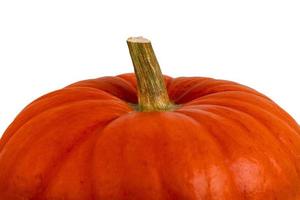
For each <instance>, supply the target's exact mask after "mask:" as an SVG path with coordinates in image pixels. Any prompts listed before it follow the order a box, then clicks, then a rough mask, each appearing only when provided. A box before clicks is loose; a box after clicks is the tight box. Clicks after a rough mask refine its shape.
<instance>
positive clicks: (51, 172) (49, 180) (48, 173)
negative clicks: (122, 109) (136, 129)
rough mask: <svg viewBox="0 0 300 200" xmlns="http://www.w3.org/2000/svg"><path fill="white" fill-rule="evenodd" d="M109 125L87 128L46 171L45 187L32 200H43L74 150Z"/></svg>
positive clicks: (39, 189)
mask: <svg viewBox="0 0 300 200" xmlns="http://www.w3.org/2000/svg"><path fill="white" fill-rule="evenodd" d="M116 118H118V117H116ZM116 118H114V119H111V121H114V120H115V119H116ZM111 121H109V122H107V124H109V123H110V122H111ZM107 124H103V122H98V123H97V124H95V125H92V126H90V127H87V128H86V131H84V132H85V133H84V132H83V133H82V136H81V137H79V138H78V139H77V140H76V141H74V143H73V144H72V145H71V147H69V148H68V149H67V151H66V152H64V153H62V156H61V157H59V158H58V159H57V160H56V161H54V163H56V165H54V166H52V167H51V168H49V169H48V171H45V174H46V176H44V180H43V183H46V184H44V185H43V184H41V186H40V188H38V189H37V190H38V191H37V192H36V194H34V195H33V197H32V198H31V199H30V200H41V199H42V198H43V195H44V193H45V192H46V191H47V189H48V186H49V185H50V184H51V183H52V181H53V179H54V178H55V177H56V174H57V173H59V170H60V169H61V168H62V166H63V165H64V164H65V162H66V161H67V160H68V158H69V156H70V155H71V152H72V151H73V150H74V149H76V148H79V147H81V145H82V143H84V142H85V141H86V140H88V139H90V137H92V136H93V135H94V134H96V132H97V131H100V132H102V130H103V129H104V127H105V126H106V125H107Z"/></svg>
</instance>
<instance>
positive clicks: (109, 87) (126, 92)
mask: <svg viewBox="0 0 300 200" xmlns="http://www.w3.org/2000/svg"><path fill="white" fill-rule="evenodd" d="M72 87H86V88H94V89H97V90H100V91H104V92H106V93H109V94H110V95H112V96H114V97H116V98H118V99H120V100H121V101H125V102H131V103H136V102H137V95H136V89H135V88H134V87H132V85H131V84H129V83H128V82H127V81H125V80H124V79H123V78H121V77H117V76H105V77H101V78H96V79H88V80H83V81H79V82H76V83H73V84H71V85H68V86H67V87H66V88H72Z"/></svg>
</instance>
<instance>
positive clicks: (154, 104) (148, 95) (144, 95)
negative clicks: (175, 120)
mask: <svg viewBox="0 0 300 200" xmlns="http://www.w3.org/2000/svg"><path fill="white" fill-rule="evenodd" d="M127 44H128V48H129V52H130V56H131V59H132V63H133V66H134V71H135V75H136V79H137V89H138V100H139V105H138V108H139V111H143V112H151V111H167V110H170V109H171V108H172V106H173V105H172V103H171V102H170V100H169V96H168V92H167V89H166V85H165V82H164V77H163V75H162V73H161V70H160V67H159V64H158V61H157V59H156V56H155V54H154V51H153V49H152V45H151V42H150V41H149V40H147V39H145V38H142V37H131V38H129V39H128V40H127Z"/></svg>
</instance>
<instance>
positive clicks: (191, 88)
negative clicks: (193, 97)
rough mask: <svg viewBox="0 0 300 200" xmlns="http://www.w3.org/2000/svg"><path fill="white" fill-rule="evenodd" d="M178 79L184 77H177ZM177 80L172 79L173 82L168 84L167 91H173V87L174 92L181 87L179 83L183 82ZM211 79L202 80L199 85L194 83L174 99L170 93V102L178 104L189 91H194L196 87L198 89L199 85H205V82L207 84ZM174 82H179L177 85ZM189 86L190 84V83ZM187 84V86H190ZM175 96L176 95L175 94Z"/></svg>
mask: <svg viewBox="0 0 300 200" xmlns="http://www.w3.org/2000/svg"><path fill="white" fill-rule="evenodd" d="M179 78H184V77H179ZM179 78H174V79H173V80H172V82H171V83H170V85H169V87H168V91H173V90H172V89H173V88H172V86H173V87H175V89H174V92H176V91H178V89H177V87H179V88H180V87H182V84H183V83H182V82H181V81H183V80H180V79H179ZM211 80H212V79H210V78H207V79H204V80H201V82H200V83H196V84H195V85H193V86H192V87H189V88H188V89H187V90H185V91H184V92H183V93H182V92H181V93H180V96H177V97H176V99H175V98H174V97H175V96H173V95H172V93H170V97H171V98H172V100H173V101H174V102H175V103H177V102H179V101H180V99H182V98H183V97H184V96H185V95H186V94H188V93H189V92H190V91H191V90H193V89H195V88H196V87H199V86H200V85H202V84H205V83H206V82H209V81H211ZM176 81H179V83H176ZM186 82H192V81H189V80H187V81H186ZM175 84H177V85H178V86H177V87H176V85H175ZM190 84H191V83H190ZM190 84H189V85H190ZM174 85H175V86H174ZM175 94H176V93H175Z"/></svg>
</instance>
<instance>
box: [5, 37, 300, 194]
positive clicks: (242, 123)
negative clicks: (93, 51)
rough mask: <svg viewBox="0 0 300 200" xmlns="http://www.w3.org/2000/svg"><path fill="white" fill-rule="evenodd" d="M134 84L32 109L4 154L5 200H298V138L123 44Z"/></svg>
mask: <svg viewBox="0 0 300 200" xmlns="http://www.w3.org/2000/svg"><path fill="white" fill-rule="evenodd" d="M127 43H128V46H129V50H130V54H131V57H132V61H133V64H134V67H135V74H121V75H119V76H111V77H102V78H96V79H91V80H84V81H80V82H77V83H74V84H71V85H69V86H67V87H65V88H63V89H60V90H57V91H54V92H51V93H49V94H46V95H44V96H42V97H40V98H38V99H37V100H35V101H33V102H32V103H31V104H29V105H28V106H27V107H26V108H25V109H24V110H23V111H22V112H21V113H20V114H19V115H18V116H17V117H16V119H15V120H14V121H13V122H12V124H11V125H10V126H9V127H8V128H7V130H6V131H5V133H4V134H3V136H2V139H1V142H0V199H1V200H125V199H143V200H162V199H164V200H165V199H183V200H200V199H201V200H212V199H214V200H237V199H247V200H269V199H270V200H271V199H277V200H299V199H300V128H299V125H298V124H297V123H296V121H295V120H294V119H293V118H292V117H291V116H290V115H289V114H288V113H286V112H285V111H284V110H283V109H281V108H280V107H279V106H278V105H276V104H275V103H274V102H273V101H272V100H271V99H269V98H268V97H266V96H265V95H263V94H261V93H259V92H257V91H255V90H254V89H251V88H249V87H246V86H243V85H240V84H238V83H235V82H231V81H226V80H216V79H212V78H203V77H180V78H171V77H168V76H163V75H162V73H161V71H160V68H159V65H158V62H157V60H156V57H155V55H154V52H153V49H152V46H151V43H150V41H149V40H147V39H144V38H140V37H138V38H129V39H128V41H127Z"/></svg>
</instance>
